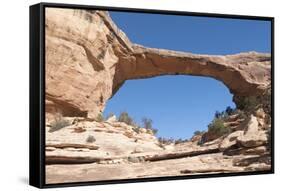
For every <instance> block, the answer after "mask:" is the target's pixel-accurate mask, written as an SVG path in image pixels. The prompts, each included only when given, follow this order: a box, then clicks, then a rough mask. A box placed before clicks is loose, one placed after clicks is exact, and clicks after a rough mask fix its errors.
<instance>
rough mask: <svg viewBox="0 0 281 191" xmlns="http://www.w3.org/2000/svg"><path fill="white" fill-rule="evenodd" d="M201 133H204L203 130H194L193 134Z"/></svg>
mask: <svg viewBox="0 0 281 191" xmlns="http://www.w3.org/2000/svg"><path fill="white" fill-rule="evenodd" d="M202 133H204V132H203V131H194V133H193V135H201V134H202Z"/></svg>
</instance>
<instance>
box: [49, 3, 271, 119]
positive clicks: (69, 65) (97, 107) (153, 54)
mask: <svg viewBox="0 0 281 191" xmlns="http://www.w3.org/2000/svg"><path fill="white" fill-rule="evenodd" d="M62 23H63V24H62ZM187 46H188V45H187ZM178 74H183V75H195V76H206V77H212V78H215V79H217V80H220V81H222V82H223V83H224V84H225V85H226V86H227V87H228V88H229V90H230V91H231V93H233V94H234V101H235V102H238V101H239V99H241V97H242V98H243V97H245V96H261V95H263V94H264V92H266V90H267V89H268V88H270V82H271V75H270V74H271V55H270V54H262V53H256V52H248V53H240V54H235V55H226V56H214V55H198V54H191V53H186V52H177V51H171V50H163V49H154V48H148V47H144V46H141V45H137V44H134V43H132V42H131V41H130V40H129V39H128V38H127V36H126V35H125V34H124V33H123V32H122V31H121V30H120V29H119V28H118V27H117V26H116V25H115V24H114V22H113V21H112V20H111V18H110V16H109V14H108V13H107V12H105V11H86V10H78V9H77V10H72V9H59V8H48V9H47V10H46V111H47V114H48V115H47V117H48V116H51V115H52V114H54V113H56V112H60V113H62V114H63V115H64V116H81V117H88V118H95V117H96V116H97V115H98V114H99V113H100V112H102V111H103V109H104V108H105V104H106V102H107V100H108V99H110V98H111V97H112V96H113V95H114V94H115V93H116V92H117V91H118V89H119V88H120V87H121V86H122V84H123V83H124V82H125V81H126V80H129V79H140V78H151V77H155V76H160V75H178Z"/></svg>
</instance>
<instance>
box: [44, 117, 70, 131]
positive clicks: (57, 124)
mask: <svg viewBox="0 0 281 191" xmlns="http://www.w3.org/2000/svg"><path fill="white" fill-rule="evenodd" d="M69 125H71V123H70V121H68V120H66V119H64V118H63V116H62V115H61V114H57V115H56V116H55V118H54V121H52V122H51V124H50V129H49V132H50V133H52V132H54V131H58V130H60V129H62V128H64V127H66V126H69Z"/></svg>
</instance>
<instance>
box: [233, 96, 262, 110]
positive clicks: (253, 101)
mask: <svg viewBox="0 0 281 191" xmlns="http://www.w3.org/2000/svg"><path fill="white" fill-rule="evenodd" d="M258 104H259V102H258V100H257V98H256V97H253V96H250V97H243V98H240V100H239V102H238V103H237V107H238V108H239V109H241V110H245V111H252V110H254V109H255V108H256V107H257V106H258Z"/></svg>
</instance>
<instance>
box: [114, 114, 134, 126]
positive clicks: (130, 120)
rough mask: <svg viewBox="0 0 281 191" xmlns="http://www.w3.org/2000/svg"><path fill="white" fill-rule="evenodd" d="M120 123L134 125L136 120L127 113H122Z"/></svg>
mask: <svg viewBox="0 0 281 191" xmlns="http://www.w3.org/2000/svg"><path fill="white" fill-rule="evenodd" d="M118 121H119V122H123V123H126V124H127V125H134V120H133V118H132V117H130V116H129V114H128V113H127V112H122V113H120V115H119V118H118Z"/></svg>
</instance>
